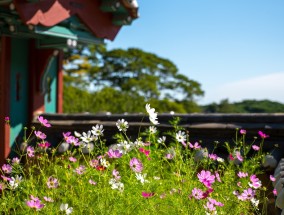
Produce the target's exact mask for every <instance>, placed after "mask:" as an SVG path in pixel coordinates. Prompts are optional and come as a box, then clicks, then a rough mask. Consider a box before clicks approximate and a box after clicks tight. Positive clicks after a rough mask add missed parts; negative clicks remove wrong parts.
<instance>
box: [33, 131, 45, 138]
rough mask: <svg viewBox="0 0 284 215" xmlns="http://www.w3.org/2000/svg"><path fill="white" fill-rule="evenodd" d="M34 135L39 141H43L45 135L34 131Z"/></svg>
mask: <svg viewBox="0 0 284 215" xmlns="http://www.w3.org/2000/svg"><path fill="white" fill-rule="evenodd" d="M34 133H35V135H36V137H37V138H39V139H41V140H44V139H45V138H46V135H45V133H43V132H41V131H35V132H34Z"/></svg>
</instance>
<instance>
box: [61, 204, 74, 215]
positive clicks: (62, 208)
mask: <svg viewBox="0 0 284 215" xmlns="http://www.w3.org/2000/svg"><path fill="white" fill-rule="evenodd" d="M60 211H65V213H66V214H67V215H68V214H71V213H72V212H73V208H72V207H70V208H69V207H68V204H63V203H62V204H61V205H60Z"/></svg>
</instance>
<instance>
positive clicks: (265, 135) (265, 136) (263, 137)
mask: <svg viewBox="0 0 284 215" xmlns="http://www.w3.org/2000/svg"><path fill="white" fill-rule="evenodd" d="M258 135H259V136H260V137H261V138H262V139H265V138H267V137H269V136H268V135H267V134H265V133H263V132H262V131H259V132H258Z"/></svg>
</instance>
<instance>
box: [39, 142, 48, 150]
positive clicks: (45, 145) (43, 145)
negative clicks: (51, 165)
mask: <svg viewBox="0 0 284 215" xmlns="http://www.w3.org/2000/svg"><path fill="white" fill-rule="evenodd" d="M38 146H39V147H40V148H42V149H47V148H48V147H49V146H51V144H50V143H49V142H43V143H39V144H38Z"/></svg>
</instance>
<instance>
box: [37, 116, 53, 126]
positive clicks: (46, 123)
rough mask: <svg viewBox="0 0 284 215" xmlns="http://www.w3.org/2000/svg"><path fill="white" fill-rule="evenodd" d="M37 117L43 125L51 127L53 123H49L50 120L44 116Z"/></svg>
mask: <svg viewBox="0 0 284 215" xmlns="http://www.w3.org/2000/svg"><path fill="white" fill-rule="evenodd" d="M37 119H38V121H39V122H40V123H41V124H42V125H43V126H45V127H47V128H49V127H51V125H50V124H49V123H48V120H47V119H44V118H43V117H42V116H38V117H37Z"/></svg>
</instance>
